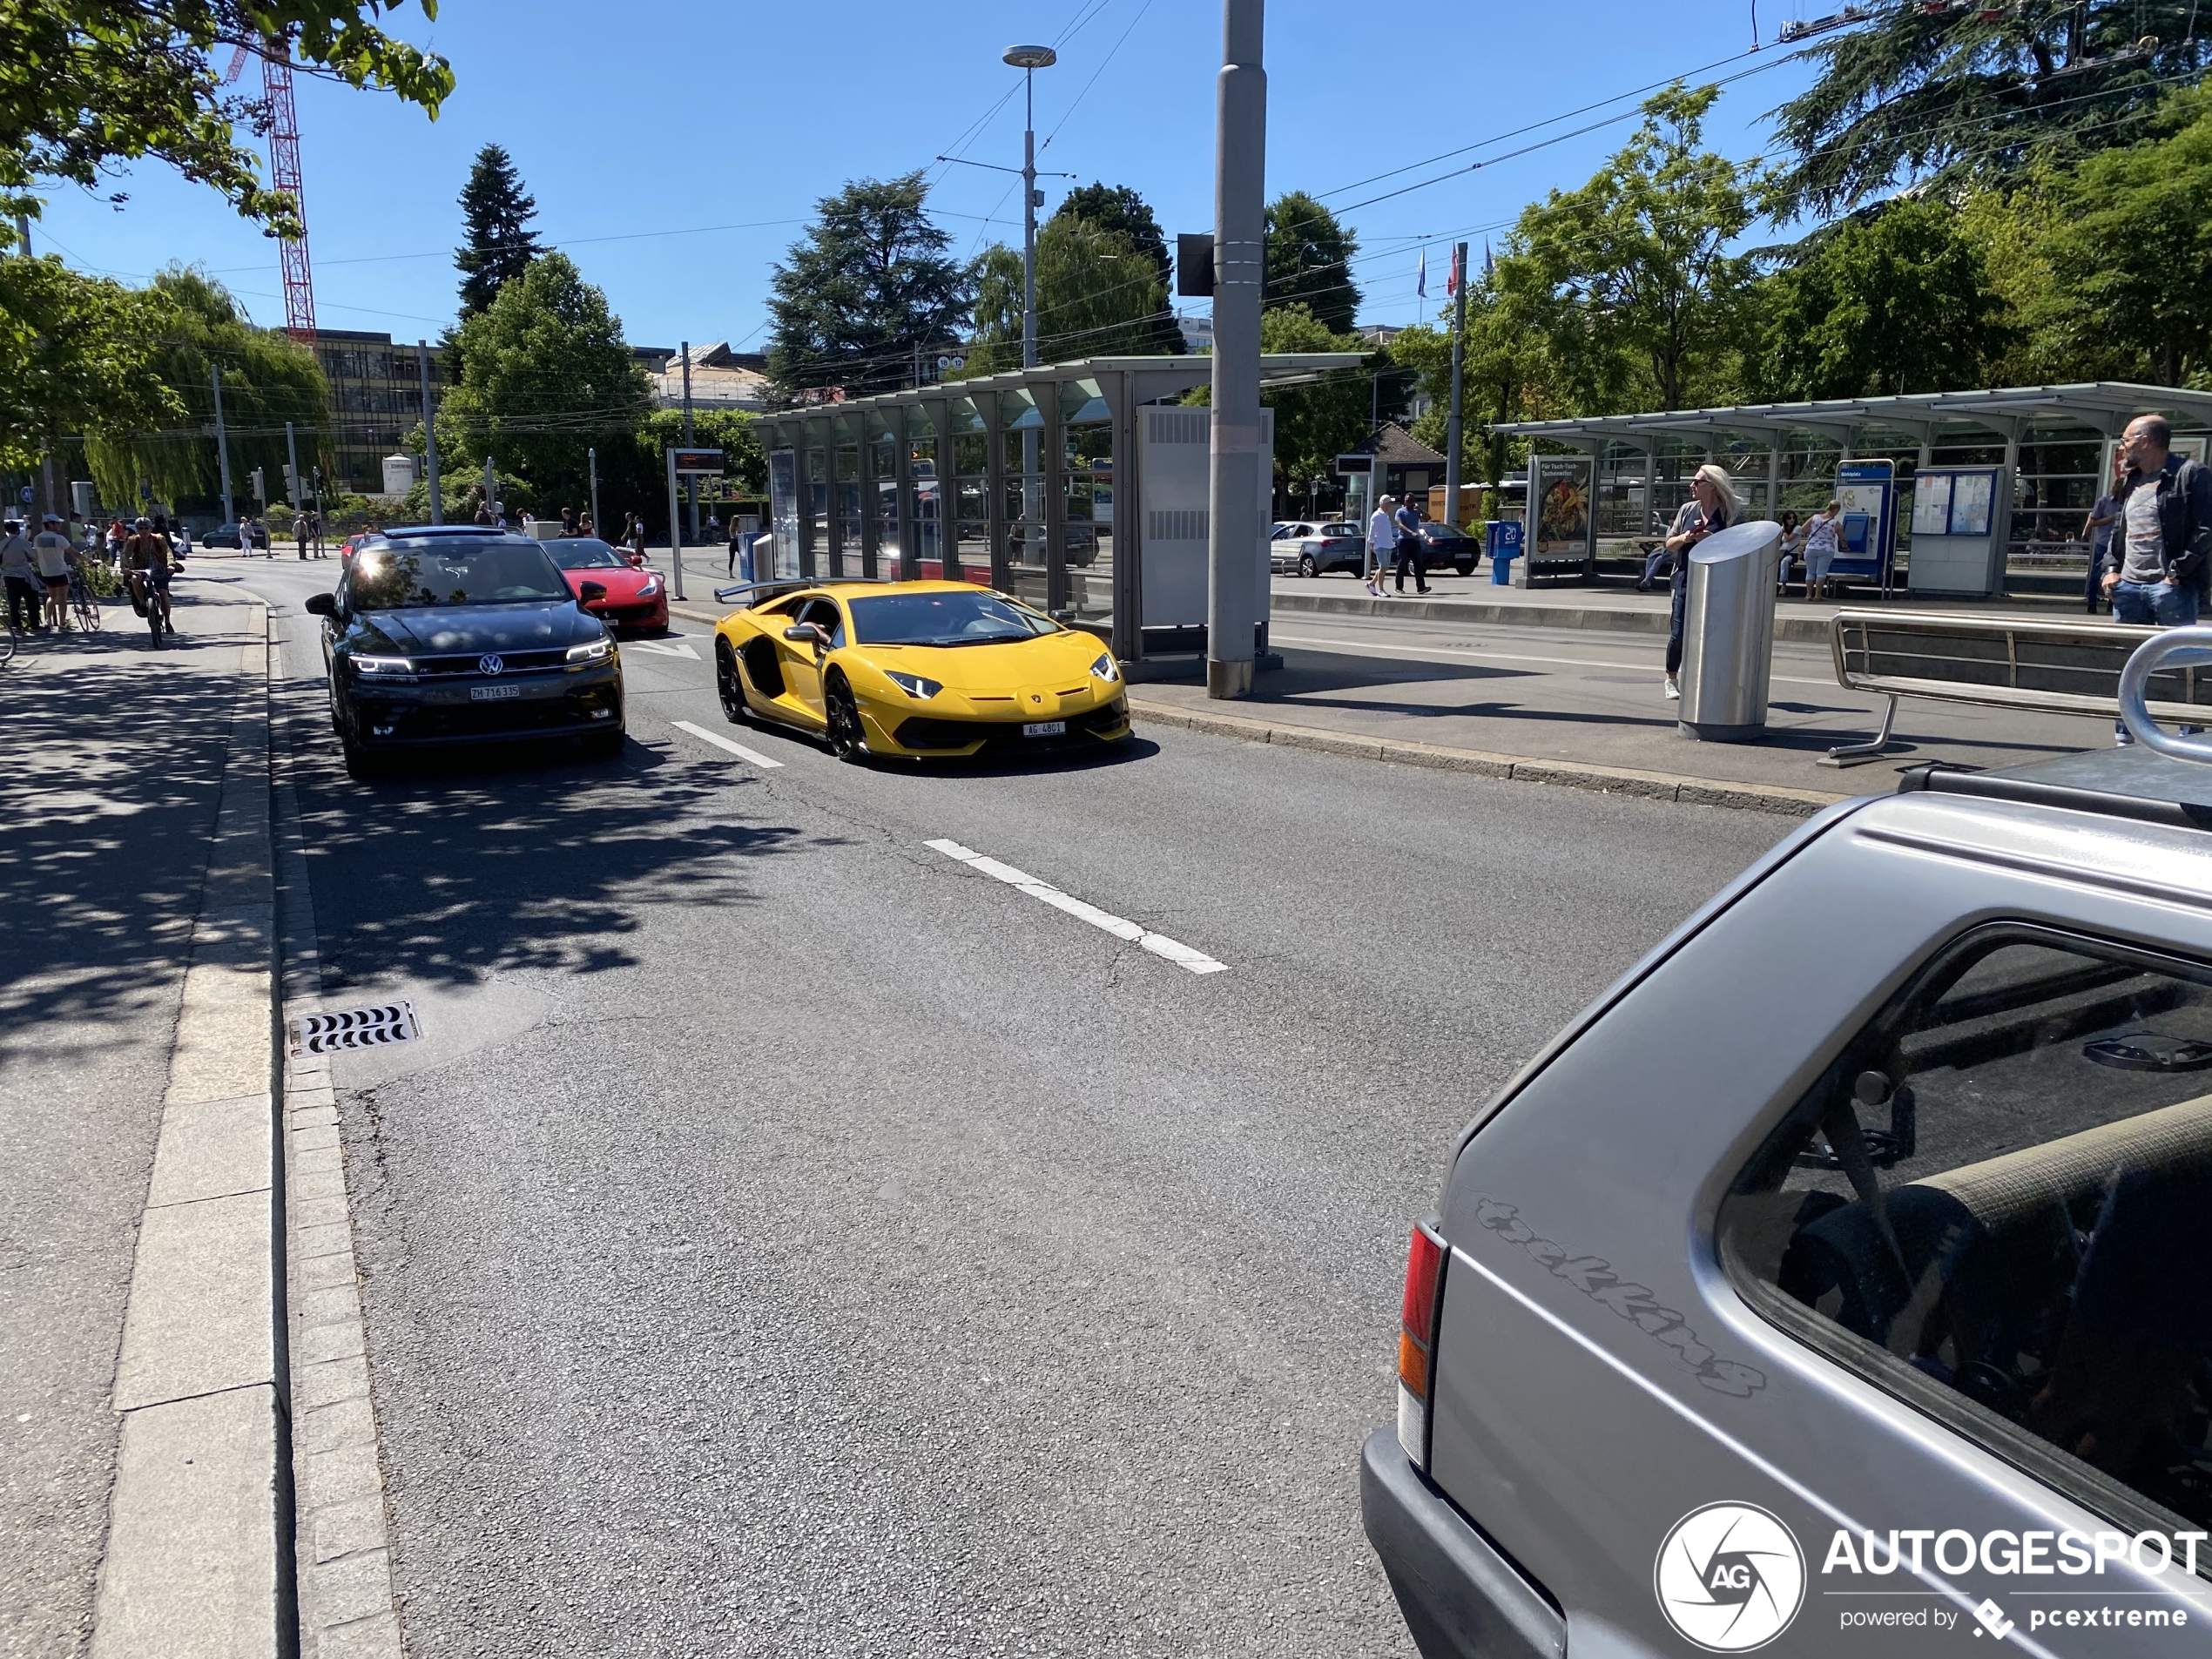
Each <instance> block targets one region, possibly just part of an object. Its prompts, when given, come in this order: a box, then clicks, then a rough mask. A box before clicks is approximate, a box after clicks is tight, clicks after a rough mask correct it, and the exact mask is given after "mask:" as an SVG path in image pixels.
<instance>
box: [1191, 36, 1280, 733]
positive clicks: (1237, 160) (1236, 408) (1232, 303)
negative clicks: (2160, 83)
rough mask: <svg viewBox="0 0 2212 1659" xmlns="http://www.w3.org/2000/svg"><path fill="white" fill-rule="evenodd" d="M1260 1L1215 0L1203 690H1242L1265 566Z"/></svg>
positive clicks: (1216, 693)
mask: <svg viewBox="0 0 2212 1659" xmlns="http://www.w3.org/2000/svg"><path fill="white" fill-rule="evenodd" d="M1265 16H1266V8H1265V4H1264V0H1222V5H1221V78H1220V80H1219V82H1218V83H1217V87H1216V91H1217V98H1216V103H1215V106H1214V110H1215V113H1214V175H1213V176H1214V210H1213V217H1214V244H1213V245H1214V287H1213V429H1212V453H1211V457H1210V459H1211V481H1210V489H1209V500H1208V507H1209V516H1210V518H1211V530H1212V536H1213V540H1212V544H1211V547H1210V548H1209V549H1208V553H1209V565H1210V569H1209V572H1208V579H1207V584H1206V695H1207V696H1208V697H1211V698H1238V697H1249V696H1251V690H1252V666H1253V663H1252V659H1253V655H1254V652H1255V650H1256V644H1255V640H1254V637H1253V636H1254V634H1255V632H1256V631H1257V630H1258V626H1259V621H1260V615H1259V608H1260V595H1261V592H1262V591H1263V588H1262V583H1263V582H1264V579H1265V578H1264V575H1263V572H1264V571H1265V570H1266V569H1267V564H1266V560H1265V557H1264V553H1263V550H1262V547H1261V543H1260V536H1261V530H1262V525H1261V515H1260V491H1261V490H1262V489H1264V488H1265V486H1266V482H1267V481H1266V480H1265V479H1264V478H1262V477H1261V476H1260V458H1259V312H1260V294H1261V290H1262V288H1263V287H1264V282H1265V279H1266V271H1267V250H1266V224H1265V212H1266V209H1265V203H1264V191H1265V185H1266V178H1267V71H1266V70H1265V69H1264V67H1262V64H1261V47H1262V44H1263V40H1264V23H1265Z"/></svg>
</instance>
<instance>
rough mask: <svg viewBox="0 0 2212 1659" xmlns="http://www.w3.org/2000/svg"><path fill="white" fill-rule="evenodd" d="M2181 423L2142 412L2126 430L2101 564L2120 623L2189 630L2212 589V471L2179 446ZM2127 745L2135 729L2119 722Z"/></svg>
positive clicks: (2122, 741)
mask: <svg viewBox="0 0 2212 1659" xmlns="http://www.w3.org/2000/svg"><path fill="white" fill-rule="evenodd" d="M2173 442H2174V428H2173V427H2172V426H2171V424H2169V423H2168V421H2166V419H2165V418H2164V417H2163V416H2161V415H2137V416H2136V417H2135V418H2134V420H2132V421H2129V422H2128V429H2127V431H2126V432H2124V433H2122V434H2121V438H2120V458H2121V462H2123V463H2124V464H2125V465H2126V467H2127V469H2128V470H2127V472H2126V474H2125V475H2123V476H2122V477H2121V480H2120V482H2119V483H2118V484H2116V485H2115V486H2114V489H2113V494H2114V499H2115V500H2116V502H2117V503H2118V505H2119V509H2120V522H2119V523H2118V524H2117V525H2115V526H2114V534H2113V537H2112V540H2111V541H2110V542H2109V543H2107V545H2106V548H2105V550H2104V554H2103V557H2102V560H2101V570H2102V573H2103V574H2102V578H2101V579H2102V583H2103V586H2104V590H2105V592H2106V594H2107V596H2109V597H2110V598H2111V600H2112V617H2113V620H2114V622H2121V623H2130V624H2134V625H2135V626H2136V627H2139V628H2187V627H2188V626H2190V625H2191V624H2194V623H2195V621H2196V619H2197V617H2198V615H2199V614H2200V613H2201V612H2202V610H2204V609H2205V602H2206V598H2207V596H2208V594H2209V593H2212V472H2208V471H2207V470H2206V469H2205V468H2204V465H2203V463H2202V462H2197V461H2193V460H2191V459H2189V458H2188V456H2187V455H2175V453H2174V452H2173V448H2172V446H2173ZM2114 730H2115V733H2116V738H2117V741H2118V742H2119V743H2120V744H2121V745H2122V746H2123V747H2124V746H2125V745H2128V743H2130V742H2131V741H2133V739H2132V738H2130V737H2129V735H2128V728H2127V727H2126V726H2125V725H2119V726H2116V727H2115V728H2114Z"/></svg>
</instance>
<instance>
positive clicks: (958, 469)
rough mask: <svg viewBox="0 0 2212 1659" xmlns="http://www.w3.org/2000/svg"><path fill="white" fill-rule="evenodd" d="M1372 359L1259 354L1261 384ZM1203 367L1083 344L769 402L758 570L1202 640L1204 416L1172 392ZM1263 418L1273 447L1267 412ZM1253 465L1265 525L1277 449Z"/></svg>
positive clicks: (1205, 364)
mask: <svg viewBox="0 0 2212 1659" xmlns="http://www.w3.org/2000/svg"><path fill="white" fill-rule="evenodd" d="M1363 361H1366V360H1365V358H1364V356H1363V354H1360V353H1358V352H1296V353H1270V354H1264V355H1263V356H1262V357H1261V358H1260V385H1261V389H1262V391H1263V392H1266V391H1271V390H1280V389H1282V388H1287V387H1292V386H1298V385H1304V384H1309V383H1312V382H1313V381H1318V380H1320V379H1322V378H1323V377H1324V376H1325V375H1328V374H1333V373H1339V372H1341V371H1344V370H1347V369H1356V368H1359V366H1360V364H1361V363H1362V362H1363ZM1211 377H1212V364H1211V360H1210V359H1208V358H1204V357H1091V358H1085V359H1083V360H1082V361H1078V362H1069V363H1054V364H1049V365H1041V366H1039V367H1037V368H1023V369H1011V370H1008V371H1007V372H1006V373H1004V374H991V375H985V376H980V377H978V378H976V379H974V380H965V381H948V382H945V383H942V384H939V385H934V386H923V387H918V388H913V389H911V390H907V391H900V392H887V393H883V394H881V395H877V396H873V397H860V398H849V399H846V400H843V401H836V402H826V403H819V404H811V405H806V406H802V407H799V408H791V409H781V410H777V411H774V412H772V413H770V414H767V415H760V416H759V417H758V418H757V419H756V421H755V422H754V430H755V432H756V433H757V434H758V435H759V439H760V442H761V447H762V448H763V449H765V451H766V452H767V456H768V495H769V515H770V523H771V527H772V535H773V549H774V551H773V555H772V569H758V568H757V569H756V575H757V576H759V577H760V578H762V579H764V580H765V579H767V578H769V577H775V578H778V579H781V578H786V577H795V578H799V579H802V580H807V581H834V580H853V579H855V578H858V579H861V580H867V581H877V580H884V579H898V578H904V579H907V580H917V579H925V578H934V577H950V578H954V579H958V580H966V581H970V582H975V583H983V584H986V585H988V586H990V587H994V588H997V589H1000V590H1002V591H1004V592H1007V593H1010V594H1012V595H1014V596H1015V597H1017V598H1020V599H1022V601H1024V602H1025V603H1027V604H1033V605H1035V606H1036V607H1037V608H1039V609H1040V610H1046V611H1049V613H1051V614H1052V615H1054V616H1055V617H1059V618H1060V619H1061V620H1062V621H1065V622H1069V623H1072V624H1076V625H1077V626H1079V627H1084V628H1088V629H1089V630H1091V631H1094V632H1096V633H1098V634H1099V635H1101V636H1102V637H1104V638H1106V639H1108V640H1109V642H1110V643H1111V644H1112V646H1113V649H1114V651H1115V654H1116V656H1118V657H1120V658H1123V660H1124V661H1134V660H1136V659H1137V658H1142V657H1143V656H1146V655H1148V654H1149V655H1152V656H1161V655H1167V654H1175V653H1181V652H1188V651H1203V650H1204V648H1205V620H1206V590H1207V580H1208V570H1209V563H1208V520H1209V515H1208V492H1209V487H1210V475H1209V455H1210V438H1211V411H1210V410H1208V409H1207V408H1203V407H1198V406H1191V405H1185V404H1184V403H1183V402H1182V401H1180V400H1181V399H1182V397H1183V396H1184V394H1185V393H1188V392H1190V391H1191V390H1193V389H1194V388H1197V387H1200V386H1204V385H1205V384H1207V383H1208V381H1210V380H1211ZM1261 415H1262V424H1261V432H1260V441H1261V443H1262V445H1263V448H1264V449H1265V451H1266V453H1267V455H1269V457H1271V455H1272V452H1273V435H1274V419H1273V411H1272V410H1271V409H1263V410H1262V411H1261ZM1260 475H1261V478H1262V479H1263V480H1264V483H1263V489H1264V490H1265V491H1266V492H1267V494H1268V496H1270V497H1271V496H1272V489H1273V484H1272V478H1273V468H1272V466H1271V465H1264V466H1263V467H1262V469H1261V472H1260ZM1272 517H1273V513H1272V511H1271V502H1263V504H1262V509H1261V513H1260V523H1261V524H1262V526H1263V527H1264V526H1265V525H1266V524H1267V523H1269V522H1270V521H1271V519H1272ZM1261 534H1262V540H1261V541H1260V542H1259V543H1258V544H1257V545H1255V546H1254V548H1253V549H1252V561H1253V573H1254V574H1253V580H1254V583H1255V584H1256V586H1257V587H1258V590H1259V593H1260V595H1261V599H1262V603H1261V605H1260V608H1259V615H1260V616H1261V617H1262V618H1263V621H1262V624H1261V630H1262V635H1263V638H1262V640H1261V641H1260V644H1261V645H1262V648H1263V649H1264V631H1265V623H1264V618H1265V617H1266V615H1267V606H1266V604H1265V595H1266V590H1267V581H1268V561H1267V548H1266V544H1265V540H1264V536H1265V530H1264V528H1263V529H1262V533H1261Z"/></svg>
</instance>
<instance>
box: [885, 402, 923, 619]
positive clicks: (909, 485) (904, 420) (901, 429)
mask: <svg viewBox="0 0 2212 1659" xmlns="http://www.w3.org/2000/svg"><path fill="white" fill-rule="evenodd" d="M917 413H918V411H916V410H915V409H913V408H909V407H908V406H907V405H906V404H904V403H901V404H900V406H899V407H898V408H895V409H894V410H892V412H891V435H892V442H893V443H894V449H893V451H892V457H893V458H892V481H891V487H892V489H893V490H894V492H895V494H896V498H897V508H898V517H897V519H896V520H895V523H897V524H898V527H899V580H900V581H901V582H912V581H913V580H914V578H915V577H918V576H920V575H921V571H920V570H917V569H915V566H916V564H917V563H919V561H920V559H921V552H920V550H919V546H918V543H919V539H920V534H921V532H920V529H919V527H918V526H917V525H916V524H915V523H914V416H915V415H916V414H917Z"/></svg>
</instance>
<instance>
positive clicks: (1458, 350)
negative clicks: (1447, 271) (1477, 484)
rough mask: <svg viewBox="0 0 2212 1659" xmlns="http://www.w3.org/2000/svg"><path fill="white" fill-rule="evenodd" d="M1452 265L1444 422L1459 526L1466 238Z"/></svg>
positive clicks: (1449, 498)
mask: <svg viewBox="0 0 2212 1659" xmlns="http://www.w3.org/2000/svg"><path fill="white" fill-rule="evenodd" d="M1452 269H1453V271H1454V272H1456V273H1458V275H1459V279H1460V291H1459V293H1458V294H1457V295H1456V296H1455V298H1454V301H1453V307H1452V414H1451V418H1450V419H1449V420H1447V421H1446V422H1445V426H1444V522H1445V523H1447V524H1449V525H1451V526H1453V528H1454V529H1456V528H1458V525H1459V523H1460V431H1461V428H1460V377H1461V375H1462V374H1463V372H1464V370H1465V368H1466V365H1467V244H1466V243H1465V242H1462V243H1460V245H1459V246H1458V247H1456V248H1454V249H1453V253H1452Z"/></svg>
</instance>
